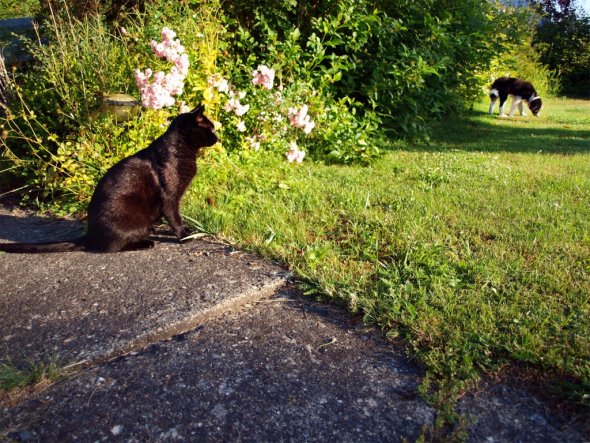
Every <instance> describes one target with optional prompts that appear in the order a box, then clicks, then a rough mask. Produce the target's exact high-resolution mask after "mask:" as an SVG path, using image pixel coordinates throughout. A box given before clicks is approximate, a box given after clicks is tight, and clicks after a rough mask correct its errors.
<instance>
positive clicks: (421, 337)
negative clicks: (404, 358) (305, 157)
mask: <svg viewBox="0 0 590 443" xmlns="http://www.w3.org/2000/svg"><path fill="white" fill-rule="evenodd" d="M486 109H487V103H482V104H480V105H479V106H477V107H476V110H475V111H474V112H473V113H472V114H470V115H468V116H464V117H452V118H450V119H448V120H447V121H445V122H442V123H441V124H440V125H439V126H438V127H437V128H435V130H434V132H433V134H432V138H431V140H430V142H428V143H410V142H408V143H397V144H395V145H394V146H392V147H391V149H390V152H389V153H388V154H386V155H385V156H384V157H383V158H382V159H380V160H379V161H377V162H376V163H374V164H373V165H371V166H369V167H355V166H347V167H342V166H326V165H322V164H317V163H305V162H304V164H303V165H289V164H287V163H286V162H285V160H284V159H283V158H278V157H275V156H271V155H268V154H259V155H251V156H249V155H245V156H244V157H242V158H240V159H237V158H235V157H233V158H228V157H226V156H225V155H224V154H223V153H222V152H219V151H217V150H215V149H212V150H210V151H209V153H208V154H207V156H206V158H205V159H203V160H202V161H200V164H199V166H200V173H199V175H197V179H196V181H195V183H194V185H193V187H192V189H191V191H190V192H189V194H188V196H187V198H186V202H185V203H186V204H185V212H186V213H187V215H189V216H190V217H191V218H193V219H194V220H197V221H198V223H199V224H200V225H201V228H202V229H203V230H206V231H209V232H216V233H219V234H220V235H223V236H224V237H227V238H229V239H231V240H232V241H234V242H235V243H238V244H240V245H241V246H243V247H246V248H249V249H251V250H254V251H257V252H260V253H262V254H264V255H265V256H267V257H270V258H273V259H278V260H280V261H282V262H283V263H284V264H285V265H286V266H288V267H289V268H290V269H291V270H292V271H293V272H294V273H295V274H296V275H297V276H298V277H299V279H300V280H301V281H302V287H303V288H304V289H305V290H306V291H307V293H309V294H316V295H319V296H321V297H324V298H327V299H331V300H333V301H335V302H337V303H341V304H344V305H346V306H347V307H348V308H349V309H350V310H351V311H353V312H361V313H363V314H364V317H365V319H366V320H367V321H369V322H372V323H374V324H376V325H379V326H380V327H382V328H383V329H384V330H385V331H386V333H387V334H388V335H390V336H402V337H404V338H405V339H406V340H407V341H408V343H410V345H411V347H412V351H413V353H414V355H416V356H417V357H418V358H419V359H420V361H421V362H422V363H423V364H424V365H425V367H426V368H427V371H428V374H429V375H428V379H429V383H430V384H431V386H436V385H438V386H439V387H444V389H445V390H446V391H447V392H449V393H452V392H459V391H460V388H461V386H465V383H468V382H469V381H471V380H475V379H477V378H478V377H479V376H480V375H481V374H482V373H489V372H494V371H498V370H500V369H501V368H503V367H506V366H507V365H510V364H511V363H512V362H522V363H524V364H526V365H530V366H531V367H533V368H537V369H538V370H540V371H543V372H545V373H552V374H555V375H556V376H557V377H562V378H563V379H564V380H566V379H567V380H568V383H570V387H571V389H570V390H569V392H570V393H571V394H572V395H571V398H572V401H576V402H580V403H585V402H586V403H587V399H588V394H590V392H588V391H587V388H588V386H589V384H588V383H589V381H590V259H589V257H590V235H589V233H590V206H589V205H588V202H589V201H590V102H589V101H580V100H565V99H551V100H547V101H546V104H545V109H544V112H543V113H542V115H541V116H540V117H538V118H534V117H532V116H531V117H524V118H523V117H514V118H506V119H500V118H498V117H496V116H494V117H490V116H488V115H487V114H486V112H485V111H486ZM572 380H573V382H572ZM564 395H566V396H567V395H569V394H568V393H567V392H566V393H564ZM584 399H586V400H584Z"/></svg>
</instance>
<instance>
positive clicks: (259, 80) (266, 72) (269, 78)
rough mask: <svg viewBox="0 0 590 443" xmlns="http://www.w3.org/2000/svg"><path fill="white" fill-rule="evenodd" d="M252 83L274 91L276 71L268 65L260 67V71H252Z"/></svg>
mask: <svg viewBox="0 0 590 443" xmlns="http://www.w3.org/2000/svg"><path fill="white" fill-rule="evenodd" d="M252 77H253V78H252V83H253V84H255V85H261V86H262V87H264V88H265V89H267V90H270V89H272V84H273V82H274V78H275V70H274V69H271V68H269V67H268V66H266V65H258V69H257V70H255V71H252Z"/></svg>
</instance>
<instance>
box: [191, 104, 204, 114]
mask: <svg viewBox="0 0 590 443" xmlns="http://www.w3.org/2000/svg"><path fill="white" fill-rule="evenodd" d="M203 112H205V105H198V106H197V107H196V108H195V109H193V110H192V111H191V112H189V114H195V115H203Z"/></svg>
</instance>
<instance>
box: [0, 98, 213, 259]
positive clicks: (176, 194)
mask: <svg viewBox="0 0 590 443" xmlns="http://www.w3.org/2000/svg"><path fill="white" fill-rule="evenodd" d="M204 110H205V107H204V106H202V105H201V106H198V107H196V108H195V109H193V110H192V111H191V112H188V113H185V114H180V115H179V116H177V117H176V118H175V119H174V120H173V121H172V123H171V124H170V127H169V128H168V130H167V131H166V132H165V133H164V134H162V135H161V136H160V137H158V138H157V139H156V140H155V141H154V142H153V143H152V144H151V145H150V146H148V147H147V148H145V149H143V150H141V151H139V152H137V153H136V154H134V155H132V156H130V157H127V158H125V159H123V160H121V161H120V162H119V163H117V164H116V165H114V166H113V167H112V168H111V169H109V170H108V171H107V173H106V174H105V176H104V177H103V178H102V179H101V180H100V181H99V182H98V185H97V186H96V189H95V191H94V194H93V195H92V199H91V200H90V205H89V206H88V230H87V232H86V235H84V236H82V237H80V238H78V239H75V240H72V241H69V242H58V243H4V244H0V251H5V252H23V253H28V252H64V251H80V250H86V251H97V252H118V251H124V250H133V249H144V248H151V247H152V246H154V242H153V241H151V240H148V239H147V237H148V236H149V235H150V233H151V231H152V226H153V225H154V223H156V222H157V221H158V220H159V219H160V218H161V217H162V216H164V217H165V218H166V219H167V220H168V223H169V224H170V226H171V227H172V229H173V230H174V233H175V234H176V237H178V239H179V240H180V239H182V238H183V237H185V236H186V235H187V230H186V229H185V227H184V226H183V224H182V219H181V218H180V200H181V198H182V195H183V194H184V192H185V191H186V188H187V187H188V185H189V183H190V182H191V180H192V179H193V177H194V176H195V174H196V173H197V165H196V160H197V152H198V151H199V150H200V149H201V148H204V147H207V146H212V145H214V144H215V143H217V141H218V138H217V135H216V134H215V130H214V127H213V123H211V121H210V120H209V119H208V118H207V117H205V115H203V112H204Z"/></svg>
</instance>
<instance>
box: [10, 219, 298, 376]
mask: <svg viewBox="0 0 590 443" xmlns="http://www.w3.org/2000/svg"><path fill="white" fill-rule="evenodd" d="M78 230H79V224H78V223H76V222H74V221H63V220H62V221H60V222H58V223H55V222H51V221H47V220H44V219H43V218H42V217H37V216H27V214H26V213H23V212H20V211H13V212H8V211H3V213H2V214H1V216H0V239H1V241H5V240H17V241H40V240H42V239H50V241H53V240H54V239H56V238H64V237H69V238H72V233H73V232H75V231H78ZM73 237H75V234H74V235H73ZM160 240H161V241H159V242H158V243H157V245H156V247H154V248H153V249H150V250H143V251H130V252H124V253H118V254H93V253H86V252H70V253H57V254H2V255H0V287H1V288H2V290H1V292H0V361H2V362H11V363H12V364H15V365H17V366H18V365H27V364H29V363H30V362H39V361H45V362H48V361H57V362H59V364H60V365H61V366H63V365H68V364H90V363H97V362H100V361H104V360H107V359H109V358H113V357H116V356H118V355H122V354H124V353H127V352H130V351H133V350H136V349H139V348H141V347H143V346H145V345H147V344H150V343H152V342H154V341H159V340H163V339H166V338H169V337H171V336H173V335H175V334H180V333H182V332H186V331H188V330H190V329H192V328H194V327H196V326H198V325H199V324H201V323H202V322H203V321H205V320H207V319H208V318H209V317H210V316H211V315H214V314H217V313H220V312H223V311H225V310H227V309H229V308H231V307H233V306H237V305H240V304H243V303H247V302H252V301H254V300H257V299H259V298H261V297H265V296H269V295H271V294H272V293H273V292H274V291H275V290H276V289H277V288H278V287H280V286H282V285H283V284H284V283H285V281H286V278H287V273H286V272H285V271H284V270H283V269H282V268H280V267H278V266H275V265H273V264H272V263H269V262H268V261H265V260H261V259H260V258H259V257H257V256H254V255H252V254H246V253H243V252H239V251H235V250H233V249H232V248H231V247H229V246H227V245H224V244H220V243H214V242H209V241H202V240H195V241H192V242H189V243H185V244H182V245H180V244H177V243H176V242H174V241H173V240H172V239H171V238H167V237H161V238H160Z"/></svg>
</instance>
